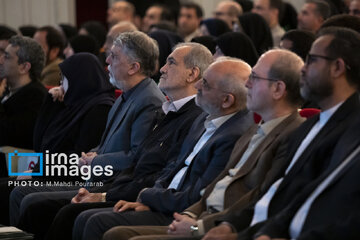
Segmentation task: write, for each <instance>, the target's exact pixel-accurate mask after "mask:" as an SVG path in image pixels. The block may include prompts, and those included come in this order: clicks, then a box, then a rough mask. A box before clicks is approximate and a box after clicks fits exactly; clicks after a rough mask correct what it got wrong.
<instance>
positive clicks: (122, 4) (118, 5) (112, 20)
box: [107, 1, 135, 26]
mask: <svg viewBox="0 0 360 240" xmlns="http://www.w3.org/2000/svg"><path fill="white" fill-rule="evenodd" d="M107 14H108V16H107V22H108V24H109V25H110V26H113V25H114V24H116V23H118V22H121V21H129V22H132V21H133V20H134V16H135V7H134V5H132V4H131V3H129V2H127V1H117V2H114V3H113V5H112V7H111V8H109V9H108V11H107Z"/></svg>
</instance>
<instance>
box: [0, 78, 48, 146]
mask: <svg viewBox="0 0 360 240" xmlns="http://www.w3.org/2000/svg"><path fill="white" fill-rule="evenodd" d="M46 94H47V90H46V88H45V87H44V86H43V85H42V84H41V83H40V82H38V81H32V82H30V83H29V84H27V85H25V86H24V87H22V88H21V89H19V90H18V91H17V92H16V93H14V94H13V95H12V96H11V97H10V98H9V99H7V100H6V101H5V102H4V103H1V102H0V146H14V147H20V148H27V149H32V148H33V131H34V126H35V121H36V118H37V116H38V113H39V111H40V108H41V106H42V104H43V101H44V99H45V96H46Z"/></svg>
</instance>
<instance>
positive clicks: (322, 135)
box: [278, 93, 360, 191]
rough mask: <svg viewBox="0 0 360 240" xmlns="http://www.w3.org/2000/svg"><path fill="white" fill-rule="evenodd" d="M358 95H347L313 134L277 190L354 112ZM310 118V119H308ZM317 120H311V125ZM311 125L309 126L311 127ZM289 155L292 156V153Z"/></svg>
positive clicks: (300, 140)
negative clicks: (317, 131) (313, 136)
mask: <svg viewBox="0 0 360 240" xmlns="http://www.w3.org/2000/svg"><path fill="white" fill-rule="evenodd" d="M359 105H360V104H359V96H358V94H357V93H356V94H354V95H352V96H351V97H349V98H348V99H347V100H346V101H345V102H344V103H343V104H342V105H341V106H340V107H339V108H338V109H337V111H336V112H335V113H334V114H333V115H332V116H331V117H330V119H329V120H328V122H327V123H326V124H325V126H324V127H323V128H322V129H321V130H320V132H319V133H318V134H317V135H316V136H315V138H314V139H313V140H312V141H311V143H310V144H309V145H308V146H307V148H306V149H304V151H303V152H302V153H301V155H300V156H299V158H298V160H297V162H296V163H295V164H294V166H293V167H292V169H291V170H290V172H289V173H288V176H287V177H286V178H284V181H283V182H282V184H280V186H279V189H278V191H280V190H281V189H282V188H284V186H286V185H287V183H288V182H291V181H292V179H293V178H294V176H296V174H297V172H298V171H300V170H301V169H302V166H303V165H304V164H305V163H306V162H307V161H308V159H309V158H310V155H311V154H313V151H314V149H317V148H319V147H320V146H322V145H323V143H324V141H326V140H327V135H328V134H330V133H331V132H332V131H334V129H336V127H337V126H338V125H340V124H343V123H342V122H343V121H344V120H345V119H346V118H348V117H349V115H351V114H352V113H354V111H355V110H354V108H359V107H360V106H359ZM318 119H319V116H317V117H316V118H315V119H314V120H318ZM310 120H311V119H310ZM316 122H317V121H315V122H313V124H312V126H313V125H314V124H315V123H316ZM312 126H311V128H312ZM311 128H309V129H308V131H306V134H304V136H303V138H302V139H299V144H298V145H297V147H299V146H300V144H301V142H302V140H303V139H304V138H305V137H306V136H307V134H308V133H309V131H310V130H311ZM291 156H294V154H292V155H291Z"/></svg>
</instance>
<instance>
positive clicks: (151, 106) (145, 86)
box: [80, 31, 165, 171]
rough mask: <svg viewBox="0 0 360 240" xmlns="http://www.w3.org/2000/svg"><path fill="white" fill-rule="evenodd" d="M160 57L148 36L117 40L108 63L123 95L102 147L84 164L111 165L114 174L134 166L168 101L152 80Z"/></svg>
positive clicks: (86, 157)
mask: <svg viewBox="0 0 360 240" xmlns="http://www.w3.org/2000/svg"><path fill="white" fill-rule="evenodd" d="M158 57H159V49H158V46H157V44H156V42H155V41H154V40H153V39H151V38H150V37H148V36H147V35H146V34H144V33H141V32H139V31H135V32H126V33H122V34H120V35H119V37H117V38H116V39H115V41H114V44H113V46H112V48H111V51H110V55H109V56H108V57H107V59H106V62H107V63H108V64H109V76H110V82H111V84H113V85H114V86H115V87H117V88H119V89H121V90H122V91H123V94H122V95H121V97H119V98H118V99H117V101H116V102H115V103H114V105H113V107H112V109H110V112H109V116H108V122H107V125H106V128H105V132H104V135H103V137H102V140H101V142H100V145H99V146H98V147H97V148H96V149H94V150H93V151H91V152H89V153H86V154H85V153H83V154H82V158H81V159H80V165H81V164H86V165H91V166H93V167H94V166H96V165H100V166H103V167H104V166H106V165H111V166H113V169H114V171H120V170H123V169H125V168H127V167H129V166H130V164H131V160H132V156H133V154H134V153H135V152H136V149H137V147H138V146H139V144H140V143H141V142H142V141H143V140H144V139H145V137H146V136H147V134H148V133H149V132H150V130H151V129H152V127H153V124H154V120H155V117H156V114H157V111H158V110H159V109H160V108H161V105H162V103H163V102H164V101H165V97H164V95H163V94H162V93H161V91H160V89H159V88H158V87H157V85H156V84H155V82H154V81H153V80H152V79H151V78H149V76H150V75H152V74H153V72H154V70H155V67H156V61H157V59H158ZM119 159H120V160H121V161H119Z"/></svg>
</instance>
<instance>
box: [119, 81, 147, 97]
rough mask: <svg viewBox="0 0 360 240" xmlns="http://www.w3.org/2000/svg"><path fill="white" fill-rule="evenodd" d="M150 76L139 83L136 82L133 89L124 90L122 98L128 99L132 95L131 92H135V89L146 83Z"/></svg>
mask: <svg viewBox="0 0 360 240" xmlns="http://www.w3.org/2000/svg"><path fill="white" fill-rule="evenodd" d="M147 79H149V78H145V79H144V80H142V81H141V82H139V83H138V84H136V85H135V86H134V87H132V88H131V89H129V90H127V91H126V92H123V94H121V98H122V100H123V101H124V102H125V101H126V100H128V99H129V98H130V96H131V94H132V93H133V92H135V90H136V89H137V88H138V87H139V86H140V85H142V84H144V83H145V82H146V80H147Z"/></svg>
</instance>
